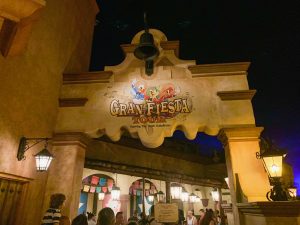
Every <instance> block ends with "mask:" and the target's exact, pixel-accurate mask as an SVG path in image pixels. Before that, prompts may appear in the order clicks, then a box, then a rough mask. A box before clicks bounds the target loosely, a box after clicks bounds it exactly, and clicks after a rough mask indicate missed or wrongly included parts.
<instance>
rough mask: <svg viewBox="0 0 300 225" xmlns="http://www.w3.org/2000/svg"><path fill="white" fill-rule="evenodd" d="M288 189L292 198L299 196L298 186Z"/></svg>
mask: <svg viewBox="0 0 300 225" xmlns="http://www.w3.org/2000/svg"><path fill="white" fill-rule="evenodd" d="M288 190H289V193H290V196H291V197H292V198H296V197H297V188H295V187H291V188H289V189H288Z"/></svg>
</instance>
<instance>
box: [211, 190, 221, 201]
mask: <svg viewBox="0 0 300 225" xmlns="http://www.w3.org/2000/svg"><path fill="white" fill-rule="evenodd" d="M211 197H212V199H213V201H214V202H218V201H220V195H219V192H218V189H217V188H214V189H213V190H212V191H211Z"/></svg>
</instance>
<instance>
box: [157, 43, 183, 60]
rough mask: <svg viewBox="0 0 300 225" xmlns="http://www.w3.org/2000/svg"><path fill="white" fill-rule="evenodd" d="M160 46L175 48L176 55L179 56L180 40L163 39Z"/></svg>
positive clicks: (165, 48) (169, 48)
mask: <svg viewBox="0 0 300 225" xmlns="http://www.w3.org/2000/svg"><path fill="white" fill-rule="evenodd" d="M160 47H162V49H164V50H174V52H175V55H176V56H177V57H179V41H161V42H160Z"/></svg>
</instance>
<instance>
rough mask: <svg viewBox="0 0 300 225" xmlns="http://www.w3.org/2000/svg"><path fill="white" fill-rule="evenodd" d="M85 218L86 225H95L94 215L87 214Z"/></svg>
mask: <svg viewBox="0 0 300 225" xmlns="http://www.w3.org/2000/svg"><path fill="white" fill-rule="evenodd" d="M87 215H88V216H87V218H88V225H96V223H97V220H96V216H95V214H94V213H91V212H87Z"/></svg>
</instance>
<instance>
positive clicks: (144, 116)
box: [110, 79, 192, 124]
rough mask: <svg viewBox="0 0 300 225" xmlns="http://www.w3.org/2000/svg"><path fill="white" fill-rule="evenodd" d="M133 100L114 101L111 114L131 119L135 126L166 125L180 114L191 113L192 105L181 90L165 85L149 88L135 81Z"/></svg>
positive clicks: (145, 84) (132, 83) (133, 82)
mask: <svg viewBox="0 0 300 225" xmlns="http://www.w3.org/2000/svg"><path fill="white" fill-rule="evenodd" d="M130 94H131V99H130V100H129V101H127V102H126V101H124V100H123V101H121V100H120V99H113V100H112V101H111V103H110V114H111V115H112V116H115V117H131V118H132V121H133V124H140V123H141V124H144V123H166V122H167V121H166V120H167V119H171V118H174V117H176V116H177V115H178V114H182V113H184V114H187V113H191V110H192V104H191V100H190V99H189V98H188V96H184V95H183V94H181V91H180V88H179V87H176V86H175V85H174V84H171V83H165V84H162V85H158V86H148V85H147V83H146V82H145V81H139V80H136V79H134V80H133V81H132V82H131V87H130Z"/></svg>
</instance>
